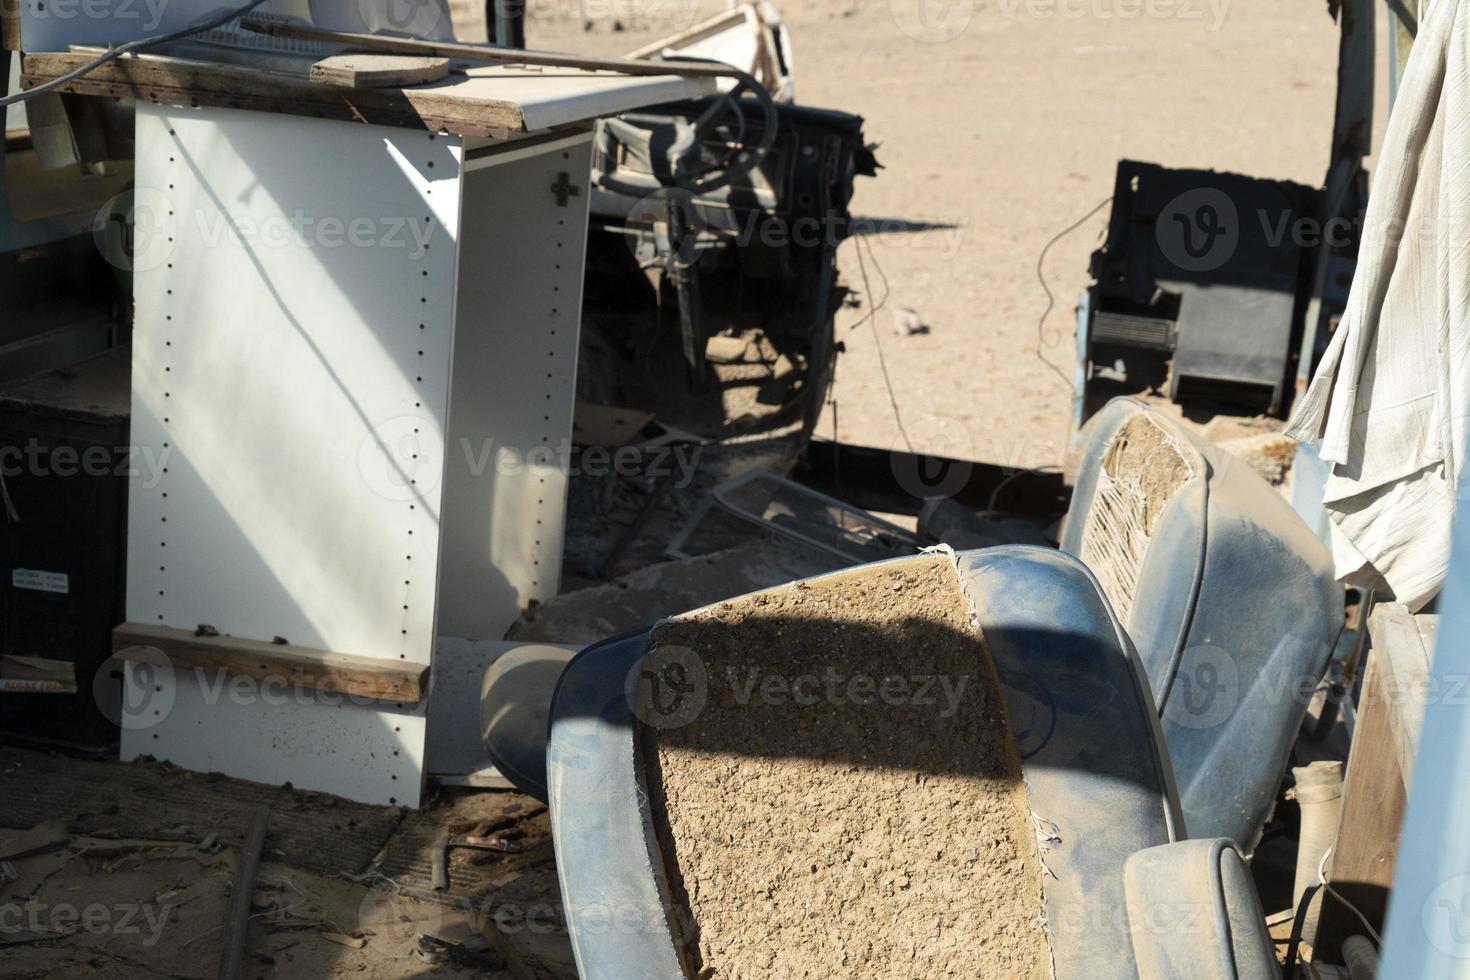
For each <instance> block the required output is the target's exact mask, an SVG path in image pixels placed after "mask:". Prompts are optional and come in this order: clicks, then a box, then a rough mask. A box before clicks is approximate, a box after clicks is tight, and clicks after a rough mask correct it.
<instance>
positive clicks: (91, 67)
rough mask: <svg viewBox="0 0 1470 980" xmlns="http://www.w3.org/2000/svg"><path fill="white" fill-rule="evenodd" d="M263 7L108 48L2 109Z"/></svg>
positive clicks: (9, 99) (256, 2)
mask: <svg viewBox="0 0 1470 980" xmlns="http://www.w3.org/2000/svg"><path fill="white" fill-rule="evenodd" d="M263 3H265V0H250V3H247V4H245V5H244V6H242V7H234V8H232V9H230V10H228V11H226V12H225V13H223V14H221V15H219V16H218V17H213V18H211V19H209V20H207V21H205V22H204V23H202V24H196V25H195V26H193V27H184V28H181V29H179V30H177V31H170V32H169V33H167V34H155V35H153V36H152V37H140V38H137V39H135V40H132V41H125V42H123V43H122V44H119V45H118V46H117V47H115V48H108V49H107V51H105V52H104V53H103V54H101V55H99V56H98V57H97V58H95V59H93V60H92V61H89V62H87V63H86V64H85V65H81V66H79V67H77V68H73V69H72V70H71V71H69V72H67V73H66V74H65V75H57V76H56V77H55V78H53V79H51V80H49V81H46V82H42V83H41V84H40V85H37V86H36V87H35V88H31V89H26V90H25V91H24V92H17V93H15V94H14V95H7V96H5V98H3V99H0V106H6V107H8V106H12V105H16V104H18V103H21V102H25V101H26V100H27V99H33V98H35V97H36V96H38V95H45V94H46V93H47V92H54V91H56V90H57V89H59V88H61V87H62V86H64V85H66V84H67V83H68V82H73V81H75V80H76V79H78V78H81V77H82V76H83V75H89V74H91V73H92V72H94V71H96V70H97V69H98V68H101V67H102V66H103V65H105V64H107V63H108V62H109V61H116V60H117V59H118V58H121V57H122V56H123V55H125V54H131V53H132V52H134V51H141V50H143V49H144V48H151V47H153V46H155V45H158V44H166V43H167V42H169V41H177V40H179V39H181V38H186V37H189V36H191V35H194V34H202V33H204V32H205V31H212V30H214V29H215V28H217V27H223V26H225V25H226V24H228V23H229V22H230V21H232V20H235V19H237V18H240V17H243V16H245V15H246V14H248V13H250V11H252V10H254V9H255V8H256V7H259V6H260V5H261V4H263Z"/></svg>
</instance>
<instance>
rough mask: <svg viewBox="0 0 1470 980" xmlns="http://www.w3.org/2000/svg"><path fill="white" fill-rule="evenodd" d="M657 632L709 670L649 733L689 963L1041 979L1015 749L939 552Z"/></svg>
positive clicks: (1035, 866)
mask: <svg viewBox="0 0 1470 980" xmlns="http://www.w3.org/2000/svg"><path fill="white" fill-rule="evenodd" d="M654 644H655V650H656V651H658V650H662V651H663V653H664V654H665V655H668V656H675V655H682V656H688V655H689V653H688V651H692V653H693V655H694V656H697V657H698V658H699V659H700V661H701V662H702V663H703V665H704V669H705V671H706V676H707V678H708V682H709V699H708V701H707V703H706V704H705V705H704V708H703V710H702V711H700V712H699V714H698V715H697V716H696V717H694V718H693V719H692V720H691V721H689V722H688V724H686V725H681V726H673V727H669V728H666V729H663V730H659V729H658V728H656V727H653V726H650V727H647V728H645V734H646V735H647V736H648V739H649V741H648V742H647V743H645V744H647V745H648V746H649V749H648V756H647V758H648V759H649V760H650V769H651V770H652V772H651V775H650V779H649V784H650V785H649V793H650V796H651V798H652V800H653V812H654V813H655V814H656V816H655V822H656V824H658V825H659V827H658V829H659V832H660V837H661V841H662V844H663V849H664V854H665V856H666V858H668V859H670V860H669V865H670V872H671V876H672V878H673V885H674V892H675V901H676V903H677V904H678V906H679V907H680V908H682V909H687V910H688V911H689V913H690V916H689V919H690V920H691V921H692V923H693V930H692V931H693V933H694V935H692V936H689V937H686V938H687V942H688V946H689V952H690V953H691V955H692V959H693V962H692V964H691V967H692V969H691V976H698V977H714V978H733V980H744V978H752V980H753V978H763V977H780V978H799V977H837V976H842V977H854V978H857V977H863V978H878V977H899V976H913V977H933V978H939V977H985V978H995V980H1000V978H1007V980H1009V978H1014V977H1038V978H1040V977H1045V976H1048V975H1050V967H1049V953H1048V947H1047V941H1046V938H1045V934H1044V927H1043V925H1042V920H1043V918H1044V916H1043V914H1042V898H1041V880H1042V867H1041V859H1040V856H1039V854H1038V850H1037V842H1036V831H1035V829H1034V827H1033V825H1032V822H1031V815H1030V809H1029V806H1028V803H1027V796H1026V789H1025V786H1024V784H1023V783H1022V781H1021V770H1020V761H1019V758H1018V757H1017V754H1016V748H1015V743H1014V740H1013V739H1012V736H1011V732H1010V726H1009V723H1008V721H1007V719H1006V713H1005V707H1004V703H1003V702H1002V700H1001V696H1000V692H999V683H998V681H997V679H996V677H995V672H994V667H993V665H992V664H991V663H990V659H989V654H988V653H987V652H986V650H985V647H984V643H983V641H982V639H981V637H980V635H979V633H978V632H977V631H976V630H975V629H974V628H973V627H972V626H971V625H970V609H969V605H968V603H967V602H966V600H965V597H964V593H963V591H962V589H961V587H960V583H959V578H958V576H957V575H956V573H955V570H954V567H953V565H952V563H951V561H950V559H949V558H947V557H945V556H937V555H935V556H921V557H915V558H913V559H909V560H906V561H903V562H900V563H888V564H883V565H876V566H873V565H870V566H864V567H862V568H860V569H856V570H852V571H848V572H843V573H839V574H838V575H835V576H830V577H826V578H822V579H818V580H815V581H813V582H811V583H796V584H794V585H791V586H785V587H782V588H779V589H774V590H771V591H768V592H763V593H758V594H756V595H753V596H746V597H743V598H740V599H735V600H732V601H729V602H724V603H720V604H719V605H717V606H714V607H712V608H710V609H706V610H703V611H700V612H696V613H692V614H689V615H688V616H684V617H680V618H678V619H675V620H670V621H666V622H664V623H662V624H660V626H659V627H658V628H657V630H656V631H655V633H654ZM654 656H658V653H657V652H655V654H654ZM650 716H651V715H647V714H645V715H644V717H650ZM654 717H656V716H654ZM654 760H656V761H654Z"/></svg>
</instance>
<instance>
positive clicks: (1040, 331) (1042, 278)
mask: <svg viewBox="0 0 1470 980" xmlns="http://www.w3.org/2000/svg"><path fill="white" fill-rule="evenodd" d="M1112 200H1113V196H1112V195H1111V194H1109V195H1108V196H1107V197H1105V198H1103V199H1102V201H1101V202H1100V203H1099V204H1098V205H1097V206H1096V207H1095V208H1093V209H1092V210H1091V211H1089V212H1087V213H1086V214H1084V215H1083V216H1082V217H1080V218H1078V219H1077V220H1076V221H1074V222H1072V223H1071V224H1070V225H1068V226H1067V227H1066V228H1063V229H1062V230H1061V231H1059V232H1057V233H1056V234H1055V235H1053V236H1052V238H1051V241H1049V242H1047V243H1046V244H1045V245H1043V246H1041V254H1040V255H1038V256H1037V257H1036V281H1037V282H1039V283H1041V288H1042V290H1043V291H1044V292H1045V293H1046V309H1044V310H1042V311H1041V319H1040V320H1038V321H1037V323H1036V357H1037V359H1038V360H1040V361H1041V363H1043V364H1045V365H1046V366H1047V367H1049V368H1051V369H1052V371H1053V372H1055V373H1056V376H1057V377H1059V378H1061V379H1062V382H1063V383H1064V384H1066V386H1067V387H1068V388H1071V387H1072V379H1071V378H1069V377H1067V376H1066V374H1064V373H1062V369H1061V368H1059V367H1057V366H1056V365H1055V364H1053V363H1052V362H1051V361H1049V360H1047V359H1046V357H1045V355H1043V354H1042V353H1041V348H1042V347H1043V346H1044V345H1045V343H1046V318H1047V317H1048V316H1050V315H1051V311H1052V309H1053V308H1054V307H1055V306H1056V305H1057V298H1056V297H1055V296H1053V295H1052V292H1051V287H1050V286H1048V285H1047V284H1046V275H1045V273H1043V272H1042V263H1044V262H1045V261H1046V253H1047V252H1049V251H1051V247H1052V246H1053V245H1055V244H1056V243H1057V242H1059V241H1061V240H1062V239H1063V238H1066V237H1067V236H1068V235H1070V234H1072V232H1074V231H1076V230H1077V229H1078V228H1081V227H1082V226H1083V225H1084V224H1085V223H1086V222H1087V220H1088V219H1089V218H1091V217H1092V216H1093V215H1095V214H1097V213H1098V212H1099V211H1101V210H1102V209H1103V208H1105V207H1107V206H1108V204H1110V203H1111V202H1112Z"/></svg>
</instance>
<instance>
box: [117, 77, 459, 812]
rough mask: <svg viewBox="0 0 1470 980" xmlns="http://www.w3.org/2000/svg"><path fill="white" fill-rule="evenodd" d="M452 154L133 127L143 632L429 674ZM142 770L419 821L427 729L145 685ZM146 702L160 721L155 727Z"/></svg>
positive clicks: (133, 575)
mask: <svg viewBox="0 0 1470 980" xmlns="http://www.w3.org/2000/svg"><path fill="white" fill-rule="evenodd" d="M461 157H462V148H461V146H460V143H459V141H458V140H457V139H454V138H447V137H444V136H438V137H436V136H434V135H432V134H429V133H423V132H412V131H408V130H397V129H387V128H380V127H371V126H362V125H356V124H351V123H337V122H323V121H320V120H312V119H305V118H297V117H292V116H285V115H279V114H259V113H251V112H242V111H236V110H228V109H202V110H201V109H170V108H163V107H157V106H150V105H146V104H140V105H139V107H138V115H137V190H136V192H135V200H134V205H135V208H134V213H135V219H136V220H135V226H136V228H137V232H136V236H135V241H134V242H133V246H134V254H135V277H134V301H135V308H136V326H135V333H134V341H133V350H134V360H133V421H132V426H133V429H132V431H133V435H132V438H133V441H134V442H135V443H136V444H137V445H138V447H139V452H138V457H139V458H140V459H142V460H143V461H145V462H146V461H148V460H154V461H155V462H156V465H153V466H137V467H135V472H136V475H135V476H133V478H132V483H131V485H130V498H129V513H128V597H127V614H128V619H129V620H130V621H132V622H136V623H142V624H153V625H155V626H164V627H173V628H176V629H181V630H195V629H197V628H199V627H201V626H207V627H209V628H210V629H212V630H215V631H218V632H219V633H220V634H221V635H227V636H235V637H243V638H248V639H253V640H264V641H271V640H274V639H276V638H278V637H279V638H282V639H284V640H285V641H287V642H289V643H290V644H292V645H294V646H298V647H306V648H316V649H320V650H328V651H334V652H340V653H346V654H352V655H355V656H359V657H369V658H374V659H381V660H383V661H385V662H388V663H395V664H405V663H407V664H428V663H429V662H430V658H431V654H432V650H433V639H434V620H435V603H436V601H437V588H438V581H437V580H438V567H439V518H440V513H441V509H442V508H441V489H442V483H443V462H444V455H443V448H442V447H443V445H444V432H445V424H446V419H447V416H448V408H449V405H448V402H449V383H450V378H449V370H450V359H451V351H452V340H453V332H454V322H453V321H454V297H455V280H456V275H457V256H458V247H457V246H458V237H459V235H458V229H459V208H460V185H461V181H460V161H461ZM128 676H129V685H128V691H127V694H128V697H129V699H130V704H129V710H128V712H127V718H126V719H125V722H126V724H125V730H124V733H123V754H124V757H125V758H131V757H135V756H138V755H143V754H148V755H153V756H156V757H158V758H161V759H167V760H170V761H173V762H176V763H178V764H179V765H182V766H185V767H187V768H191V769H203V770H218V771H221V772H225V773H228V774H230V775H235V776H241V777H244V778H247V779H254V780H258V781H261V782H267V783H281V782H286V781H290V782H292V783H293V784H295V785H297V786H299V787H303V788H310V789H319V790H325V791H328V792H334V793H338V794H341V795H343V796H347V797H350V798H353V799H358V800H363V801H367V802H376V803H388V802H390V801H392V802H398V803H403V804H407V805H415V804H416V803H417V801H418V797H419V791H420V786H421V780H422V775H421V774H422V764H421V763H422V756H423V739H424V721H423V706H422V704H421V705H419V706H417V707H406V706H404V707H400V706H395V705H393V704H385V703H380V702H368V701H354V700H353V699H349V698H346V697H345V696H338V695H333V694H330V693H321V692H312V691H309V690H302V689H301V685H300V684H297V683H293V681H292V679H291V678H281V679H280V683H269V682H267V683H262V682H260V681H258V680H252V679H251V678H246V677H239V676H235V677H218V676H215V675H213V674H211V673H208V672H204V671H201V670H198V669H194V668H189V669H185V668H182V667H179V668H175V669H172V670H170V669H169V668H167V667H164V668H153V669H149V667H148V665H142V664H134V665H131V666H130V668H129V670H128ZM140 699H142V700H143V701H145V702H146V701H148V700H149V699H152V700H153V701H155V702H157V705H158V707H157V708H155V709H152V710H149V709H148V708H147V706H146V704H143V705H140V704H139V703H138V702H139V700H140Z"/></svg>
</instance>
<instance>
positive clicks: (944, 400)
mask: <svg viewBox="0 0 1470 980" xmlns="http://www.w3.org/2000/svg"><path fill="white" fill-rule="evenodd" d="M724 6H725V4H724V3H723V2H722V0H582V2H580V3H572V2H569V0H533V2H531V3H530V4H529V8H528V9H529V21H528V24H527V36H528V43H529V44H530V46H531V47H535V48H549V49H561V50H569V51H578V52H588V53H596V54H621V53H623V52H627V51H631V50H633V49H635V48H637V47H640V46H642V45H644V44H647V43H649V42H651V41H653V40H655V39H656V38H658V37H661V36H665V35H669V34H672V33H675V32H677V31H680V30H683V29H685V28H688V27H689V26H691V25H692V24H694V23H695V22H696V21H698V20H699V19H702V18H704V17H708V16H710V15H711V14H714V13H717V12H718V11H719V10H721V9H723V8H724ZM777 6H779V7H780V9H781V11H782V13H783V15H784V16H785V18H786V27H787V30H788V32H789V34H790V38H791V43H792V46H793V49H794V55H795V58H794V63H795V66H796V92H797V98H798V101H800V102H801V103H803V104H805V105H811V106H819V107H822V108H831V109H841V110H844V111H846V112H852V113H857V114H858V115H861V116H863V117H864V119H865V120H866V127H865V131H866V133H867V136H868V138H869V139H870V140H872V141H873V142H876V143H878V144H880V145H879V148H878V159H879V161H880V162H881V163H882V164H883V166H884V169H883V170H882V171H881V172H880V173H879V176H878V177H877V178H876V179H866V178H865V179H862V180H860V181H859V182H858V185H857V191H856V194H855V196H854V198H853V205H852V207H853V213H854V215H855V216H856V217H857V219H858V226H859V229H860V230H861V232H862V233H861V234H860V235H859V236H858V238H860V239H861V243H862V247H863V261H862V262H861V263H860V262H859V258H858V249H859V244H858V241H857V240H854V241H850V242H848V243H847V244H845V245H843V247H842V250H841V253H840V256H839V258H840V262H841V273H842V278H843V281H844V282H845V283H846V284H847V285H848V286H849V287H851V288H852V289H853V290H855V292H856V294H857V298H858V299H859V300H860V301H861V302H860V303H859V305H854V306H851V307H849V308H847V309H844V310H842V311H840V312H839V314H838V324H837V328H838V339H839V340H841V341H842V342H843V344H844V345H845V346H846V353H845V354H844V355H843V356H842V357H841V358H840V359H839V361H838V365H837V383H836V389H835V396H836V402H837V406H836V410H834V409H833V407H832V406H830V405H829V406H828V410H827V412H826V414H825V416H824V418H823V419H822V421H821V423H820V424H819V426H818V430H817V431H818V434H819V435H821V436H823V437H831V436H832V435H833V433H834V430H835V432H836V434H837V435H838V436H839V437H840V438H841V439H842V440H843V441H845V442H857V443H862V444H866V445H874V446H880V447H885V448H890V447H891V448H903V446H904V441H905V440H904V434H903V432H901V431H900V428H899V426H898V424H897V422H896V420H895V417H894V410H893V406H892V404H891V402H890V399H889V395H888V392H887V390H886V389H887V386H886V384H885V379H884V367H885V366H886V368H887V375H888V377H889V379H890V380H891V381H892V384H893V388H894V400H896V401H897V404H898V409H899V411H900V412H901V414H902V420H903V428H904V430H905V431H906V432H907V437H908V440H909V441H911V442H912V443H913V444H914V446H915V447H916V448H917V449H919V450H920V451H927V452H935V453H939V454H942V455H949V456H959V457H968V458H972V459H984V460H988V461H991V462H997V463H1004V464H1007V465H1024V466H1038V465H1044V464H1055V463H1059V462H1061V459H1062V455H1063V451H1064V447H1065V444H1066V439H1067V434H1068V427H1067V419H1068V415H1069V412H1070V403H1069V399H1070V384H1071V377H1072V365H1073V360H1074V353H1073V352H1074V344H1073V337H1072V332H1073V323H1074V314H1073V307H1074V304H1075V301H1076V299H1077V296H1078V294H1079V293H1080V292H1081V291H1082V289H1083V288H1084V287H1085V286H1086V284H1087V281H1088V276H1087V263H1088V255H1089V253H1090V252H1091V251H1092V250H1093V249H1095V248H1097V246H1098V245H1099V244H1100V241H1101V234H1102V232H1103V230H1104V229H1105V226H1106V224H1107V219H1108V212H1107V209H1106V207H1103V208H1102V209H1101V210H1100V211H1098V213H1096V214H1094V215H1093V216H1092V217H1091V218H1087V219H1086V220H1082V219H1083V218H1084V216H1085V215H1087V214H1088V212H1089V211H1091V210H1092V209H1094V208H1096V207H1098V206H1099V205H1100V204H1101V203H1102V202H1103V201H1104V200H1105V199H1106V198H1107V197H1108V196H1109V195H1110V194H1111V193H1112V187H1113V178H1114V174H1115V172H1116V167H1117V163H1118V161H1119V160H1120V159H1123V158H1129V159H1134V160H1149V161H1154V162H1157V163H1160V164H1163V165H1165V166H1169V167H1202V168H1212V169H1216V170H1229V171H1234V172H1237V173H1245V174H1251V175H1253V176H1258V177H1270V178H1277V179H1284V180H1298V181H1302V182H1304V183H1308V184H1313V185H1318V186H1320V184H1321V183H1322V180H1323V178H1324V175H1325V174H1326V170H1327V159H1328V153H1329V151H1330V149H1331V132H1332V114H1333V97H1334V90H1335V86H1336V65H1337V38H1338V33H1337V27H1336V25H1335V24H1334V23H1333V20H1332V17H1331V15H1330V13H1329V11H1328V8H1327V5H1326V4H1324V3H1321V2H1316V0H1308V2H1289V3H1283V2H1281V0H1214V2H1206V0H1200V2H1180V3H1163V4H1137V3H1131V2H1127V0H1096V2H1089V3H1080V2H1079V3H1050V2H1039V0H1038V2H1030V0H998V2H997V0H955V2H948V3H927V2H921V0H778V3H777ZM1377 20H1378V24H1379V38H1378V43H1379V48H1378V50H1379V51H1384V50H1387V41H1386V37H1385V35H1384V34H1383V32H1382V25H1383V23H1384V22H1385V21H1386V20H1387V18H1386V17H1379V18H1378V19H1377ZM475 29H479V30H483V28H479V27H478V25H474V26H473V27H470V30H471V31H473V30H475ZM1385 93H1386V86H1384V85H1380V86H1379V87H1378V94H1379V97H1380V103H1379V108H1378V111H1377V112H1376V113H1375V116H1374V130H1375V137H1376V134H1378V133H1381V132H1382V128H1383V125H1384V121H1385V120H1386V118H1387V109H1386V100H1385V99H1384V95H1385ZM1376 145H1377V144H1376V139H1375V147H1376ZM1079 220H1081V224H1080V225H1079V226H1078V227H1077V228H1076V229H1075V230H1073V231H1070V232H1067V229H1068V228H1069V226H1071V225H1073V223H1074V222H1078V221H1079ZM1064 232H1066V233H1065V234H1063V233H1064ZM1057 236H1061V237H1060V238H1059V239H1058V240H1057V241H1056V243H1055V244H1054V245H1052V246H1051V247H1050V248H1049V249H1046V246H1047V244H1048V242H1050V241H1051V240H1052V239H1053V238H1057ZM1044 249H1046V251H1045V254H1044V256H1043V250H1044ZM1038 272H1039V277H1038ZM865 273H866V276H865ZM1039 278H1040V279H1041V280H1044V282H1045V286H1043V284H1042V281H1039ZM865 279H866V281H865ZM1047 290H1050V292H1051V294H1052V296H1054V297H1055V302H1054V305H1053V307H1052V309H1051V311H1050V313H1049V314H1048V315H1047V317H1046V322H1045V325H1044V327H1043V326H1041V325H1040V323H1039V321H1040V320H1041V318H1042V314H1043V312H1044V311H1045V310H1046V309H1047V307H1048V302H1049V301H1048V296H1047ZM885 299H886V302H884V303H883V308H882V309H881V310H879V311H878V313H877V316H876V318H875V319H874V320H872V321H868V320H866V319H865V317H866V316H867V315H868V313H869V312H870V311H871V310H872V308H873V307H874V306H875V305H877V304H878V302H880V301H885ZM898 308H907V309H911V310H913V311H914V312H915V313H916V314H917V316H918V318H919V320H920V321H921V322H922V323H923V324H924V325H925V326H926V327H927V328H928V331H927V332H925V333H915V334H911V335H907V336H900V335H899V334H898V332H897V331H896V330H895V323H894V313H895V310H896V309H898ZM870 325H871V326H875V327H876V328H877V329H876V330H872V329H870ZM880 346H881V350H880ZM880 354H881V357H880Z"/></svg>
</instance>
